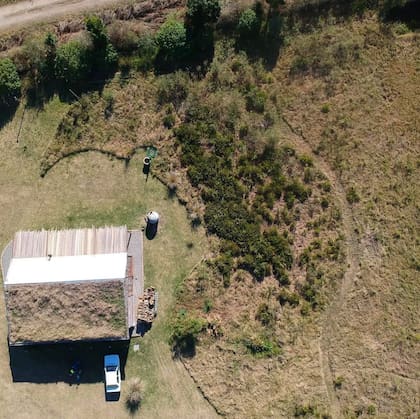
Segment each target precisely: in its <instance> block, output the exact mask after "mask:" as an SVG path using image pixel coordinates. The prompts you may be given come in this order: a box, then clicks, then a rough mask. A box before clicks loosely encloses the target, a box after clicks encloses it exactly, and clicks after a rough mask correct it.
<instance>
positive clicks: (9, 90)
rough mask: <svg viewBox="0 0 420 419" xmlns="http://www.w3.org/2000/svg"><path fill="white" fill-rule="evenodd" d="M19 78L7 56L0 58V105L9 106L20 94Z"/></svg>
mask: <svg viewBox="0 0 420 419" xmlns="http://www.w3.org/2000/svg"><path fill="white" fill-rule="evenodd" d="M20 86H21V83H20V78H19V75H18V73H17V70H16V66H15V65H14V64H13V62H12V60H10V59H9V58H3V59H0V106H1V105H5V106H9V105H11V104H12V103H13V102H15V101H16V98H17V97H19V96H20Z"/></svg>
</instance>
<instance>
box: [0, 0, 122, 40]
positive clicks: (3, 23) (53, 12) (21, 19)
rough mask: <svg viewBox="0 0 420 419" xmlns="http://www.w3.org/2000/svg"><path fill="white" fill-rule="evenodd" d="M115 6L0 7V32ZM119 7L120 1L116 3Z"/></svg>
mask: <svg viewBox="0 0 420 419" xmlns="http://www.w3.org/2000/svg"><path fill="white" fill-rule="evenodd" d="M112 4H117V2H116V0H29V1H21V2H18V3H15V4H11V5H8V6H3V7H0V32H5V31H8V30H11V29H17V28H19V27H23V26H26V25H28V24H29V23H36V22H41V21H42V22H48V21H52V20H54V19H56V18H58V17H61V16H65V15H70V14H75V13H79V12H81V11H85V10H92V9H98V8H100V7H103V6H109V5H112ZM118 4H119V5H121V1H119V2H118Z"/></svg>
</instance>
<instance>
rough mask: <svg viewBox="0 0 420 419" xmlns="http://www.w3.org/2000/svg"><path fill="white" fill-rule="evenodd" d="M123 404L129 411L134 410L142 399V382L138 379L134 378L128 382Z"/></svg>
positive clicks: (132, 411)
mask: <svg viewBox="0 0 420 419" xmlns="http://www.w3.org/2000/svg"><path fill="white" fill-rule="evenodd" d="M127 387H128V390H127V396H126V399H125V405H126V407H127V409H128V410H129V411H130V413H134V412H136V411H137V410H138V409H139V407H140V404H141V402H142V399H143V384H142V383H141V381H140V379H138V378H134V379H132V380H130V381H129V382H128V385H127Z"/></svg>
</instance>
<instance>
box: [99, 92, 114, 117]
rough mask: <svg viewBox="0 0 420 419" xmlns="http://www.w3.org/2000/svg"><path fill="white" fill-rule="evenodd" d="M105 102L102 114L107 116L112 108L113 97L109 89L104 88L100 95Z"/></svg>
mask: <svg viewBox="0 0 420 419" xmlns="http://www.w3.org/2000/svg"><path fill="white" fill-rule="evenodd" d="M102 97H103V99H104V102H105V109H104V114H105V117H106V118H109V117H110V116H111V114H112V112H113V110H114V104H115V98H114V95H113V94H112V92H111V91H109V90H106V91H105V92H104V93H103V95H102Z"/></svg>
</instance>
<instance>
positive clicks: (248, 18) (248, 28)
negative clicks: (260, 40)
mask: <svg viewBox="0 0 420 419" xmlns="http://www.w3.org/2000/svg"><path fill="white" fill-rule="evenodd" d="M257 29H258V18H257V14H256V13H255V12H254V10H252V9H246V10H244V11H243V12H242V14H241V16H240V17H239V22H238V32H239V33H240V34H242V35H250V34H252V33H254V32H255V31H256V30H257Z"/></svg>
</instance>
